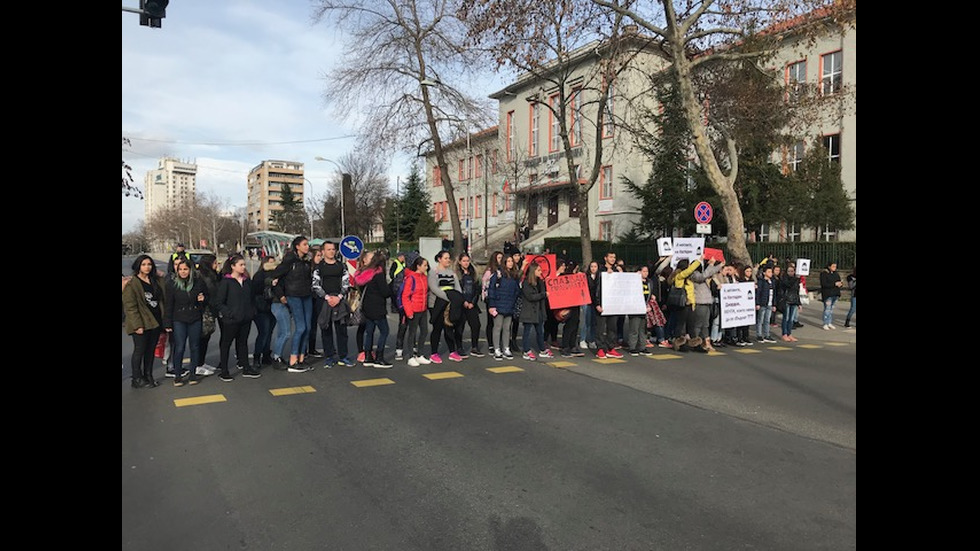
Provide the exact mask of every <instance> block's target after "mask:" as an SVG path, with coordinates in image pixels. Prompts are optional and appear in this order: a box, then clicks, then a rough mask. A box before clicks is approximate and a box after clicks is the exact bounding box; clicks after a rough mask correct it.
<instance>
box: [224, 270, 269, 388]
mask: <svg viewBox="0 0 980 551" xmlns="http://www.w3.org/2000/svg"><path fill="white" fill-rule="evenodd" d="M221 276H222V277H221V281H220V282H218V291H217V293H216V294H215V298H214V309H215V310H217V312H218V325H219V326H220V327H221V340H219V341H218V346H219V347H220V349H221V360H220V362H219V363H218V370H219V374H218V378H219V379H221V380H222V381H225V382H230V381H232V380H233V379H232V375H231V373H230V372H229V370H228V356H229V353H230V351H231V343H232V341H234V343H235V355H236V356H238V363H239V365H240V366H241V368H242V375H243V376H245V377H248V378H250V379H257V378H259V377H261V373H259V370H258V368H256V367H253V366H251V365H250V364H249V362H248V334H249V332H250V331H251V329H252V319H253V318H254V317H255V302H254V296H253V294H252V280H250V279H249V278H248V275H247V274H246V273H245V258H244V257H243V256H242V255H240V254H233V255H231V256H230V257H229V258H228V260H226V261H225V264H224V266H222V267H221ZM267 277H268V276H267Z"/></svg>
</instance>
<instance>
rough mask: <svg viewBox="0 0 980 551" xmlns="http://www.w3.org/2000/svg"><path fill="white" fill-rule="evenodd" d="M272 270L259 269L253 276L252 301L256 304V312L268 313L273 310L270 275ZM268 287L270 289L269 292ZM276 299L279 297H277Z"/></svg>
mask: <svg viewBox="0 0 980 551" xmlns="http://www.w3.org/2000/svg"><path fill="white" fill-rule="evenodd" d="M271 271H272V270H262V269H259V271H258V272H256V274H255V277H253V278H252V301H253V302H254V305H255V312H256V313H268V312H272V300H273V299H272V298H271V297H273V296H274V295H273V291H272V278H271V277H269V273H270V272H271ZM266 289H268V290H269V292H268V294H267V293H266ZM275 300H276V301H278V300H279V299H278V298H276V299H275Z"/></svg>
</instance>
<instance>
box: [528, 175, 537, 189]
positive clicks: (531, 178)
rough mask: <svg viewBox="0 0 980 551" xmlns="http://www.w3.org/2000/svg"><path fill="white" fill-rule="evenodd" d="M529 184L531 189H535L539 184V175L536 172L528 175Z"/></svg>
mask: <svg viewBox="0 0 980 551" xmlns="http://www.w3.org/2000/svg"><path fill="white" fill-rule="evenodd" d="M527 183H528V186H529V187H534V184H536V183H538V174H537V173H536V172H532V173H531V174H528V175H527Z"/></svg>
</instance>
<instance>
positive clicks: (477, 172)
mask: <svg viewBox="0 0 980 551" xmlns="http://www.w3.org/2000/svg"><path fill="white" fill-rule="evenodd" d="M473 175H474V176H476V177H477V178H480V177H482V176H483V155H477V156H476V168H475V169H474V171H473Z"/></svg>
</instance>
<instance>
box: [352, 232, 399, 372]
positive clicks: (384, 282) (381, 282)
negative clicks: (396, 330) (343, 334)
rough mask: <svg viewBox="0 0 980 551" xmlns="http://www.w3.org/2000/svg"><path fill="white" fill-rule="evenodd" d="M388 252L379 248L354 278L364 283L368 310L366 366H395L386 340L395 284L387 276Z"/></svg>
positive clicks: (364, 306)
mask: <svg viewBox="0 0 980 551" xmlns="http://www.w3.org/2000/svg"><path fill="white" fill-rule="evenodd" d="M386 260H387V259H386V258H385V255H384V254H383V253H382V252H381V251H376V252H375V253H374V256H373V257H372V258H371V260H370V261H369V262H368V263H367V264H366V265H365V266H364V268H363V269H362V270H360V271H359V272H357V273H355V274H354V282H355V283H357V284H358V285H362V286H363V289H364V290H363V293H364V295H363V298H362V299H361V311H362V312H363V314H364V321H365V324H364V325H365V328H364V367H374V368H377V369H391V362H389V361H387V360H385V354H384V352H385V343H386V341H387V340H388V333H389V332H390V329H389V328H388V307H387V304H388V298H389V297H391V286H389V285H388V278H387V277H385V271H384V266H385V261H386ZM375 329H377V330H378V333H379V334H378V342H377V345H376V346H377V348H376V349H375V350H374V352H372V349H373V348H374V347H375V342H374V330H375Z"/></svg>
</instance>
